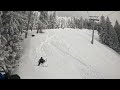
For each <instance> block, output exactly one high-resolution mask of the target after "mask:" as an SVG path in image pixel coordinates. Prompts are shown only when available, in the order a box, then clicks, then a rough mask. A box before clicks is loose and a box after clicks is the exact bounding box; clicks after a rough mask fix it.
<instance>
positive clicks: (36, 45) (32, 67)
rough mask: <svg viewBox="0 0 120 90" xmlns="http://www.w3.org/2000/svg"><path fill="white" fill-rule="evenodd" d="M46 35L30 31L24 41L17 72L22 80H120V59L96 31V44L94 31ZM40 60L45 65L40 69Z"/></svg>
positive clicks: (46, 32) (70, 30) (50, 31)
mask: <svg viewBox="0 0 120 90" xmlns="http://www.w3.org/2000/svg"><path fill="white" fill-rule="evenodd" d="M44 32H45V33H42V34H36V30H33V31H32V32H31V31H30V32H29V37H28V38H27V39H25V40H24V44H23V46H24V47H23V48H25V50H24V54H23V56H22V57H21V59H20V65H19V67H18V68H17V70H16V71H15V73H17V74H19V75H20V77H21V78H22V79H56V78H58V79H74V78H76V79H104V78H112V79H114V78H120V70H119V68H120V55H118V54H117V53H116V52H115V51H113V50H112V49H110V48H109V47H107V46H105V45H103V44H101V43H100V42H99V37H98V34H97V31H95V40H94V44H91V35H92V30H87V29H82V30H80V29H71V28H65V29H51V30H44ZM31 34H34V35H35V37H31V36H30V35H31ZM41 56H42V57H43V58H44V59H45V60H46V63H45V64H44V65H43V66H37V64H38V60H39V59H40V57H41Z"/></svg>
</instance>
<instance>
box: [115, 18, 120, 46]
mask: <svg viewBox="0 0 120 90" xmlns="http://www.w3.org/2000/svg"><path fill="white" fill-rule="evenodd" d="M114 29H115V31H116V33H117V37H118V41H119V47H120V24H119V23H118V21H117V20H116V22H115V25H114Z"/></svg>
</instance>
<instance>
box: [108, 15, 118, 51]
mask: <svg viewBox="0 0 120 90" xmlns="http://www.w3.org/2000/svg"><path fill="white" fill-rule="evenodd" d="M106 25H107V30H108V35H109V37H108V42H109V47H111V48H112V49H114V50H115V51H119V50H118V49H119V42H118V37H117V34H116V32H115V30H114V28H113V26H112V25H111V22H110V20H109V18H108V17H107V19H106Z"/></svg>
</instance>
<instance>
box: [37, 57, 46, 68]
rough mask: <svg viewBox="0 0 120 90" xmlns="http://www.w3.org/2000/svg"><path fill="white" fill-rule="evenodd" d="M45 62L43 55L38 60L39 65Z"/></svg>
mask: <svg viewBox="0 0 120 90" xmlns="http://www.w3.org/2000/svg"><path fill="white" fill-rule="evenodd" d="M44 62H45V60H44V59H43V58H42V57H41V58H40V59H39V61H38V66H40V64H43V63H44Z"/></svg>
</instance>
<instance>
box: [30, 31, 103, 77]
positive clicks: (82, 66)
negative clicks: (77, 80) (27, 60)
mask: <svg viewBox="0 0 120 90" xmlns="http://www.w3.org/2000/svg"><path fill="white" fill-rule="evenodd" d="M50 48H51V49H50ZM52 49H53V50H52ZM54 50H57V51H58V52H59V51H60V52H61V53H63V54H64V55H65V57H70V58H72V59H70V60H69V61H68V62H71V63H72V64H73V65H74V67H75V69H76V71H77V72H79V75H80V76H82V78H103V76H102V75H101V74H100V73H98V72H96V70H95V69H94V68H92V67H91V66H89V65H87V64H86V63H84V62H83V59H82V58H81V57H79V58H76V55H75V54H72V52H70V50H72V51H73V50H74V49H72V47H70V45H69V44H68V43H67V42H66V41H64V40H62V39H61V38H59V37H57V35H56V34H55V33H52V35H51V34H49V33H48V32H47V35H46V40H45V41H43V42H42V43H41V44H40V46H39V47H37V48H33V49H32V50H31V54H30V55H36V56H34V57H33V59H32V60H33V61H32V63H33V64H35V65H36V64H37V62H38V59H39V58H40V57H41V56H42V57H43V58H48V55H47V54H52V52H54ZM53 57H54V55H53ZM61 61H62V60H61ZM48 62H49V61H47V63H48ZM63 62H64V61H63ZM66 64H67V63H66ZM47 68H49V67H47ZM39 69H40V68H39ZM48 70H49V69H48ZM38 71H39V70H38ZM42 71H43V72H45V71H47V70H46V69H42ZM48 72H49V71H48ZM57 74H58V72H57ZM59 74H62V73H59Z"/></svg>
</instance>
